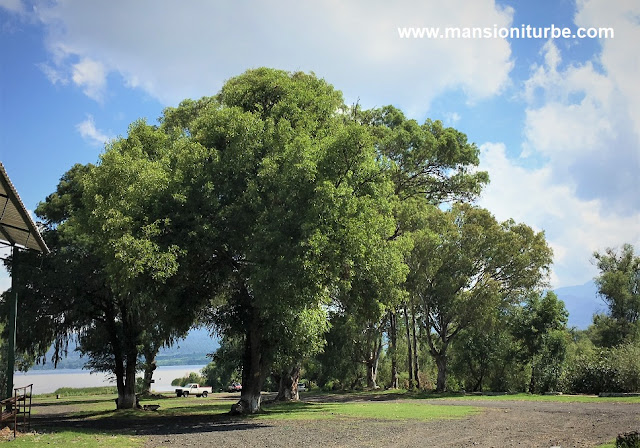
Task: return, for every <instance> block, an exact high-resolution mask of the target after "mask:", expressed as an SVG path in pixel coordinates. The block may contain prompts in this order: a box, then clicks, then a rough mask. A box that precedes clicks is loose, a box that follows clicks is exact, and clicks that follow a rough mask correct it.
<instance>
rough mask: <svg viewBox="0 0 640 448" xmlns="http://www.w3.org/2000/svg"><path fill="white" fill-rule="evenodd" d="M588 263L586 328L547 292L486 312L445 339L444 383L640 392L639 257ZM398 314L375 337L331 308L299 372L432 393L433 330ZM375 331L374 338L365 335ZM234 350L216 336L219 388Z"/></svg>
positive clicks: (611, 255)
mask: <svg viewBox="0 0 640 448" xmlns="http://www.w3.org/2000/svg"><path fill="white" fill-rule="evenodd" d="M594 260H595V262H596V264H597V265H598V268H599V270H600V274H599V275H598V277H597V278H596V281H597V284H598V289H599V295H600V296H601V297H602V298H603V300H604V302H605V304H606V305H607V311H606V312H604V313H600V314H596V315H594V321H593V324H592V325H591V326H590V327H589V328H588V329H587V330H577V329H568V328H567V327H566V322H567V312H566V310H565V308H564V304H563V303H562V301H560V300H558V298H557V297H556V295H555V294H554V293H552V292H547V293H545V294H539V293H536V292H533V293H530V294H528V295H527V296H526V297H525V298H524V300H523V301H522V302H519V303H516V304H507V305H506V306H492V307H488V308H486V309H485V311H484V312H483V313H482V315H479V316H478V317H477V318H476V319H474V321H473V322H471V323H470V324H469V325H468V326H467V327H465V328H464V329H462V330H461V331H460V332H459V334H458V335H457V336H456V337H454V338H453V339H452V341H451V343H450V346H449V350H448V351H447V360H448V363H447V365H448V366H449V368H448V369H447V371H446V372H447V373H448V374H447V376H446V379H445V387H446V388H447V389H453V390H460V389H464V390H466V391H487V390H490V391H510V392H524V391H529V392H531V393H544V392H551V391H556V392H565V393H590V394H597V393H600V392H637V391H638V390H640V337H639V336H640V322H639V321H638V310H639V308H638V307H639V305H640V297H639V291H640V257H638V256H636V255H634V251H633V247H632V246H630V245H625V246H623V247H622V249H621V250H619V251H616V250H614V249H608V250H607V251H605V252H604V253H595V254H594ZM398 312H399V313H400V319H399V321H398V320H396V321H395V322H394V320H395V319H394V315H393V314H392V313H387V314H386V315H385V316H383V317H382V320H381V322H380V323H379V325H378V326H377V327H376V330H375V331H374V330H372V328H371V326H370V325H369V324H368V323H367V322H366V320H362V319H360V318H359V316H358V315H353V314H345V313H341V312H339V311H338V310H332V311H331V312H330V313H329V316H330V317H329V320H330V325H331V328H330V330H329V332H328V333H327V335H326V345H325V347H324V350H323V351H322V352H321V353H319V354H317V355H316V356H313V357H310V358H307V359H305V360H304V362H303V363H302V364H301V366H302V369H301V373H300V375H301V376H303V377H304V380H305V381H307V382H310V383H311V384H314V385H316V386H318V387H320V388H322V389H325V390H335V389H341V390H342V389H362V388H366V387H372V386H373V387H374V386H375V385H376V384H380V385H381V386H383V387H385V388H393V387H400V388H405V389H411V388H421V389H426V390H433V389H436V388H437V382H438V379H439V374H441V369H440V366H441V364H438V363H437V361H436V358H435V357H434V356H432V350H431V346H430V343H429V339H432V340H433V339H434V338H437V333H436V332H435V331H434V330H433V329H431V331H430V332H431V335H427V331H429V330H428V326H427V325H428V324H427V322H428V317H427V316H425V315H424V312H423V311H422V310H421V309H420V307H418V306H413V307H412V306H408V307H407V308H404V307H401V309H400V310H399V311H398ZM405 312H406V314H405ZM395 325H398V326H399V327H398V328H394V326H395ZM621 329H624V330H621ZM380 333H381V334H382V338H381V339H379V341H380V342H377V341H378V339H376V337H374V338H372V337H371V335H372V334H374V335H379V334H380ZM394 335H400V337H399V338H398V337H397V336H394ZM380 347H382V348H380ZM239 348H240V346H239V345H238V341H236V340H229V339H223V340H222V343H221V346H220V348H219V350H218V351H217V352H216V353H215V354H214V356H213V361H212V362H211V363H210V364H209V365H208V366H207V367H206V368H205V369H204V370H203V374H204V376H205V377H206V378H207V380H208V381H209V383H210V384H211V385H214V387H216V388H219V389H223V388H224V386H225V384H228V383H230V382H231V381H234V380H236V379H237V378H239V374H240V372H241V361H240V356H239V353H240V352H239ZM376 350H380V352H379V354H378V356H377V368H376V369H375V373H376V375H374V376H373V378H372V376H371V375H370V372H371V369H370V368H369V365H370V362H371V353H372V352H375V351H376ZM416 372H417V373H416ZM372 379H373V380H374V381H371V380H372ZM278 386H279V377H278V376H277V375H273V376H272V378H271V381H269V384H268V385H267V386H266V387H267V389H269V388H271V389H273V390H279V387H278ZM280 389H281V388H280Z"/></svg>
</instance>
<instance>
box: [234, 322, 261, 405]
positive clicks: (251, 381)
mask: <svg viewBox="0 0 640 448" xmlns="http://www.w3.org/2000/svg"><path fill="white" fill-rule="evenodd" d="M250 312H251V311H250ZM261 345H262V344H261V338H260V330H259V328H258V326H257V325H256V324H255V321H254V319H252V323H251V325H250V326H249V328H248V329H247V333H246V336H245V348H244V356H243V362H242V392H241V393H240V401H238V402H237V403H236V404H234V405H233V406H232V407H231V413H232V414H255V413H257V412H259V411H260V405H261V402H262V397H261V394H260V391H261V390H262V385H263V384H264V380H265V378H266V377H267V366H265V362H264V358H263V356H262V351H261Z"/></svg>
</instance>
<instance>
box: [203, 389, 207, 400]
mask: <svg viewBox="0 0 640 448" xmlns="http://www.w3.org/2000/svg"><path fill="white" fill-rule="evenodd" d="M202 398H207V391H206V390H205V391H204V392H202Z"/></svg>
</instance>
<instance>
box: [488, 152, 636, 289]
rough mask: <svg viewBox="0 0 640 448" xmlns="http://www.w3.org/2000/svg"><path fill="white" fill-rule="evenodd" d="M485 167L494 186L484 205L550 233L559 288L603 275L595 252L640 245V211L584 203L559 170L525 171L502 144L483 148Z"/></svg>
mask: <svg viewBox="0 0 640 448" xmlns="http://www.w3.org/2000/svg"><path fill="white" fill-rule="evenodd" d="M480 150H481V166H482V167H483V169H486V170H487V171H488V172H489V175H490V177H491V184H490V185H489V186H488V187H487V188H486V189H485V191H484V192H483V194H482V197H481V199H480V201H479V204H480V205H481V206H483V207H486V208H488V209H489V210H491V211H492V212H493V213H494V214H495V215H496V217H497V218H498V219H499V220H506V219H508V218H513V219H515V220H516V221H519V222H525V223H527V224H529V225H531V226H532V227H534V228H536V230H538V231H540V230H543V231H544V232H545V235H546V238H547V241H548V242H549V244H550V245H551V247H552V248H553V250H554V266H553V274H552V278H551V282H552V284H553V286H554V287H556V288H557V287H562V286H570V285H577V284H582V283H585V282H586V281H588V280H590V279H591V278H593V277H594V276H595V275H596V274H597V271H596V269H595V267H594V266H593V265H592V264H591V256H592V254H593V252H594V251H597V250H598V251H600V250H603V249H605V248H606V247H617V246H620V245H621V244H623V243H625V242H628V243H632V244H634V245H636V247H640V211H638V210H636V211H634V212H633V213H631V214H630V213H624V214H620V213H616V212H614V211H611V210H609V209H608V207H606V204H605V203H604V201H602V200H600V199H589V200H587V199H581V198H579V197H578V196H577V194H576V191H575V189H574V188H572V187H571V186H569V185H566V184H558V183H557V182H555V181H554V179H553V177H554V174H553V168H552V167H551V166H549V165H548V166H545V167H542V168H538V169H533V170H532V169H528V168H524V167H522V166H521V165H519V164H518V160H512V159H509V158H508V157H507V155H506V148H505V146H504V144H502V143H485V144H483V145H482V146H481V147H480Z"/></svg>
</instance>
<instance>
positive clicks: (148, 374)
mask: <svg viewBox="0 0 640 448" xmlns="http://www.w3.org/2000/svg"><path fill="white" fill-rule="evenodd" d="M157 353H158V352H157V350H153V349H152V348H147V349H146V350H145V352H144V378H143V382H142V391H141V393H142V394H148V393H149V392H150V391H151V381H152V380H153V372H154V371H155V370H156V368H157V365H156V354H157Z"/></svg>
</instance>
